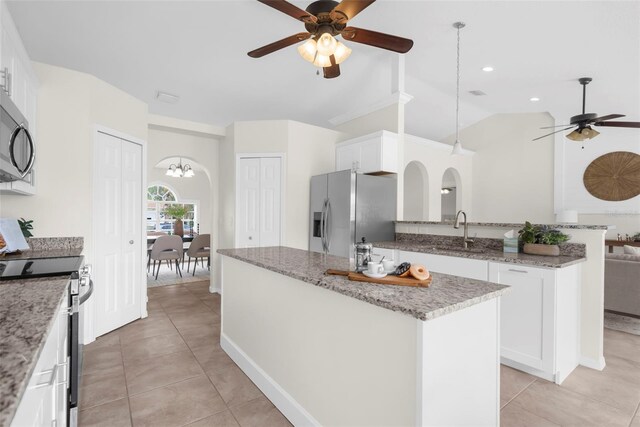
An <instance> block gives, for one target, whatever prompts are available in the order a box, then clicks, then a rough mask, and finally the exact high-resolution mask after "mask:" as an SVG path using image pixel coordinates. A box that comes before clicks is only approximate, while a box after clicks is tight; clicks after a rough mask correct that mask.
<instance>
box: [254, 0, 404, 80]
mask: <svg viewBox="0 0 640 427" xmlns="http://www.w3.org/2000/svg"><path fill="white" fill-rule="evenodd" d="M258 1H259V2H260V3H264V4H266V5H267V6H271V7H272V8H274V9H277V10H279V11H280V12H282V13H285V14H287V15H289V16H291V17H293V18H295V19H297V20H299V21H302V22H304V26H305V29H306V30H307V31H306V32H302V33H298V34H294V35H292V36H289V37H286V38H284V39H282V40H278V41H276V42H273V43H271V44H268V45H266V46H262V47H260V48H258V49H255V50H252V51H251V52H249V53H248V55H249V56H250V57H252V58H260V57H262V56H265V55H267V54H269V53H273V52H275V51H277V50H280V49H282V48H285V47H287V46H291V45H293V44H296V43H299V42H301V41H304V40H307V41H306V42H305V43H304V44H302V45H300V46H298V52H299V53H300V55H301V56H302V57H303V58H304V59H306V60H307V61H309V62H311V63H313V65H315V66H316V67H321V68H322V70H323V74H324V77H325V78H326V79H332V78H335V77H338V76H339V75H340V65H339V64H340V63H341V62H343V61H344V60H345V59H347V57H348V56H349V55H350V54H351V49H349V48H348V47H347V46H345V45H344V44H343V43H341V42H339V41H338V40H336V38H335V37H336V36H338V35H341V36H342V38H343V39H344V40H348V41H352V42H356V43H362V44H367V45H369V46H375V47H379V48H382V49H387V50H390V51H393V52H398V53H407V52H408V51H409V50H410V49H411V47H412V46H413V40H410V39H405V38H402V37H398V36H392V35H390V34H384V33H378V32H376V31H371V30H365V29H362V28H356V27H348V26H347V23H348V21H349V20H351V19H353V18H354V17H355V16H356V15H357V14H359V13H360V12H362V11H363V10H364V9H366V8H367V7H368V6H370V5H371V3H373V2H374V1H375V0H342V2H337V1H332V0H318V1H314V2H313V3H311V4H310V5H309V6H307V8H306V10H302V9H300V8H298V7H297V6H294V5H293V4H291V3H289V2H287V1H285V0H258Z"/></svg>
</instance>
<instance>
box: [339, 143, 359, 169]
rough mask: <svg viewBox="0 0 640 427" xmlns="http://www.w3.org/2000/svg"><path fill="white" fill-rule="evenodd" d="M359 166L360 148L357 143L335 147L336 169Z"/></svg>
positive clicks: (356, 167)
mask: <svg viewBox="0 0 640 427" xmlns="http://www.w3.org/2000/svg"><path fill="white" fill-rule="evenodd" d="M359 167H360V148H359V147H358V144H349V145H343V146H339V147H336V171H343V170H353V169H358V168H359Z"/></svg>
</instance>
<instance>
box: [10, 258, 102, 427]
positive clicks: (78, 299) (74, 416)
mask: <svg viewBox="0 0 640 427" xmlns="http://www.w3.org/2000/svg"><path fill="white" fill-rule="evenodd" d="M55 276H69V301H68V304H69V322H68V327H69V349H68V355H69V356H68V357H69V360H68V361H67V364H66V366H68V367H69V369H68V372H67V375H66V376H65V377H66V380H67V384H68V397H69V398H68V405H67V425H69V426H71V427H76V426H77V425H78V397H79V395H80V394H79V390H80V375H81V374H82V344H81V338H80V337H81V336H82V332H81V331H82V327H83V319H82V310H81V305H82V304H83V303H84V302H85V301H87V300H88V299H89V297H91V294H92V293H93V281H92V280H91V266H90V265H88V264H84V257H83V256H72V257H58V258H30V259H14V260H3V261H0V280H9V279H31V278H36V277H55ZM58 427H61V426H58Z"/></svg>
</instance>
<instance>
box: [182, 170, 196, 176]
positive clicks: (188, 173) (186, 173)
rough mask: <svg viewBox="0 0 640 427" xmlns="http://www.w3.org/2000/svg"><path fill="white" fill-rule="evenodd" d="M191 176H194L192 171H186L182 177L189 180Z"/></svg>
mask: <svg viewBox="0 0 640 427" xmlns="http://www.w3.org/2000/svg"><path fill="white" fill-rule="evenodd" d="M193 175H194V173H193V169H189V170H188V171H186V172H185V173H184V177H185V178H191V177H192V176H193Z"/></svg>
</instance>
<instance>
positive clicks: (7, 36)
mask: <svg viewBox="0 0 640 427" xmlns="http://www.w3.org/2000/svg"><path fill="white" fill-rule="evenodd" d="M0 90H2V91H4V92H5V93H7V94H8V95H9V97H10V98H11V100H12V101H13V103H14V104H15V105H16V106H17V107H18V109H19V110H20V112H21V113H22V115H23V116H24V117H25V119H26V121H27V122H28V124H29V132H30V133H31V136H32V137H33V141H34V144H35V145H36V147H37V145H38V138H37V134H36V119H37V117H36V110H37V100H38V80H37V78H36V74H35V71H34V69H33V66H32V65H31V60H30V59H29V56H28V55H27V51H26V50H25V48H24V45H23V44H22V39H21V38H20V34H19V33H18V30H17V29H16V27H15V25H14V23H13V20H12V19H11V15H10V14H9V9H8V8H7V5H6V2H0ZM36 153H37V148H36ZM37 165H38V157H37V154H36V163H35V166H34V168H33V169H32V172H31V173H30V174H28V175H27V177H26V178H25V180H24V181H14V182H8V183H0V192H2V193H5V194H6V193H9V194H11V193H12V194H26V195H31V194H35V192H36V186H35V181H36V173H37V172H36V169H37Z"/></svg>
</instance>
